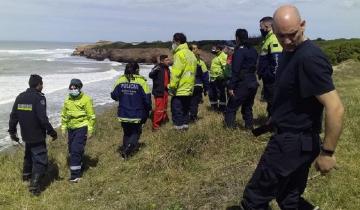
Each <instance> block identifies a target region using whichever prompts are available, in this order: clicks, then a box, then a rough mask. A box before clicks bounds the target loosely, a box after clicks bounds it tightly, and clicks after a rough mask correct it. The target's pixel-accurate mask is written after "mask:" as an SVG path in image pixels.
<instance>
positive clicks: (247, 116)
mask: <svg viewBox="0 0 360 210" xmlns="http://www.w3.org/2000/svg"><path fill="white" fill-rule="evenodd" d="M256 91H257V87H254V88H246V87H243V88H236V89H235V90H234V92H235V93H234V94H235V95H234V96H232V97H230V98H229V102H228V104H227V106H226V111H225V125H226V126H227V127H235V119H236V112H237V110H238V109H239V107H240V106H241V114H242V117H243V120H244V122H245V128H249V129H251V128H252V127H253V120H254V119H253V109H252V108H253V105H254V99H255V95H256Z"/></svg>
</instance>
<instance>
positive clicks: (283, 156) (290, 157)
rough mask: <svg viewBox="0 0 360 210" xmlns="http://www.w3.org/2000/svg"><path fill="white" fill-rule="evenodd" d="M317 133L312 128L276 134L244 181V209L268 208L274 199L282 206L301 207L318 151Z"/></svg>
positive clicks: (318, 140)
mask: <svg viewBox="0 0 360 210" xmlns="http://www.w3.org/2000/svg"><path fill="white" fill-rule="evenodd" d="M319 152H320V137H319V135H318V134H314V133H311V132H308V133H303V132H298V133H296V132H295V133H290V132H283V133H278V134H275V135H274V136H272V137H271V138H270V141H269V143H268V145H267V147H266V148H265V151H264V153H263V155H262V156H261V158H260V161H259V163H258V165H257V168H256V170H255V172H254V174H253V176H252V178H251V179H250V181H249V183H248V184H247V186H246V188H245V190H244V195H243V200H242V202H241V204H242V207H243V208H244V209H267V208H268V204H269V202H270V201H271V200H272V199H274V198H275V199H276V201H277V203H278V204H279V206H280V208H281V209H301V207H299V203H300V202H301V199H302V198H301V195H302V194H303V192H304V190H305V187H306V183H307V177H308V173H309V168H310V166H311V163H312V162H313V161H314V160H315V158H316V157H317V156H318V155H319Z"/></svg>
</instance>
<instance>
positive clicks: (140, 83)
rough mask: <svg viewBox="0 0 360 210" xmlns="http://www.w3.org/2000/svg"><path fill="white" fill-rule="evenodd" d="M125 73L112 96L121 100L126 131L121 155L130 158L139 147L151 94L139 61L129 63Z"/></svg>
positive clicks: (120, 118) (148, 111) (119, 116)
mask: <svg viewBox="0 0 360 210" xmlns="http://www.w3.org/2000/svg"><path fill="white" fill-rule="evenodd" d="M124 73H125V74H124V75H121V76H120V77H119V78H118V79H117V80H116V82H115V85H114V90H113V91H112V92H111V98H112V99H113V100H115V101H118V102H119V107H118V118H119V121H120V122H121V126H122V128H123V132H124V136H123V145H122V147H121V156H122V157H123V158H124V159H128V157H129V156H131V155H132V154H133V152H134V151H136V150H137V149H138V145H139V138H140V135H141V132H142V125H143V124H144V123H145V122H146V120H147V118H148V117H149V113H150V111H151V94H150V88H149V86H148V84H147V83H146V79H145V78H144V77H143V76H141V75H139V64H138V63H136V62H131V63H128V64H127V65H126V67H125V72H124Z"/></svg>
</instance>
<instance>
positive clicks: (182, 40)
mask: <svg viewBox="0 0 360 210" xmlns="http://www.w3.org/2000/svg"><path fill="white" fill-rule="evenodd" d="M173 39H174V41H176V42H179V43H180V44H184V43H185V42H186V36H185V34H183V33H175V34H174V36H173Z"/></svg>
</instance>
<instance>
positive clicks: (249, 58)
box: [228, 46, 258, 89]
mask: <svg viewBox="0 0 360 210" xmlns="http://www.w3.org/2000/svg"><path fill="white" fill-rule="evenodd" d="M257 58H258V54H257V52H256V50H255V48H253V47H250V48H247V47H244V46H240V47H238V48H237V49H236V50H235V52H234V54H233V59H232V63H231V79H230V82H229V85H228V88H229V89H234V88H235V87H237V86H239V85H246V86H247V87H248V88H255V87H257V86H258V82H257V79H256V75H255V71H256V61H257Z"/></svg>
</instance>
